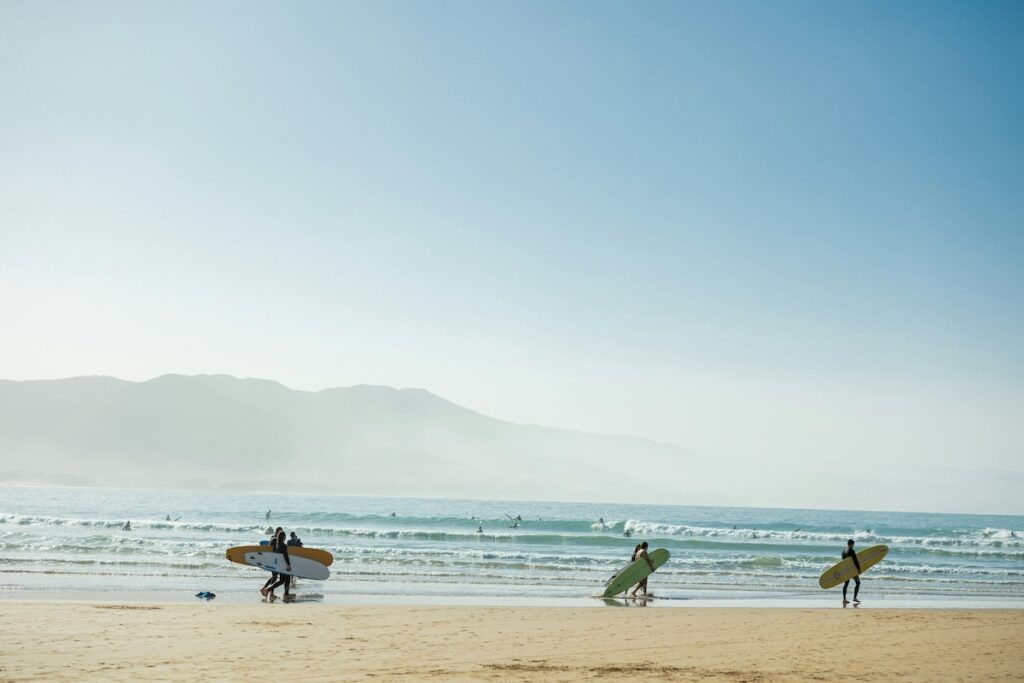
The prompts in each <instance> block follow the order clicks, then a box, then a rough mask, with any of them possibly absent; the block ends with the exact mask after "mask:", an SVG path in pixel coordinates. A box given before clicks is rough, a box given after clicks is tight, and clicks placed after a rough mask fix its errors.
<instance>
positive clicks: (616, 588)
mask: <svg viewBox="0 0 1024 683" xmlns="http://www.w3.org/2000/svg"><path fill="white" fill-rule="evenodd" d="M647 555H648V557H650V558H651V562H652V563H653V564H654V569H657V568H658V567H660V566H661V565H663V564H665V563H666V562H668V557H669V555H668V551H667V550H665V549H664V548H658V549H657V550H652V551H651V552H649V553H647ZM652 573H653V570H652V569H651V567H650V565H648V564H647V562H646V560H644V559H643V558H642V557H641V558H640V559H639V560H637V561H635V562H632V563H630V564H629V565H628V566H626V567H624V568H622V569H621V570H619V571H618V572H616V573H615V575H614V576H612V578H610V579H608V582H607V583H606V584H605V589H604V597H606V598H610V597H612V596H613V595H618V594H619V593H621V592H623V591H625V590H628V589H629V587H630V586H635V585H636V584H638V583H640V582H641V581H643V580H644V579H645V578H647V577H648V576H650V575H651V574H652Z"/></svg>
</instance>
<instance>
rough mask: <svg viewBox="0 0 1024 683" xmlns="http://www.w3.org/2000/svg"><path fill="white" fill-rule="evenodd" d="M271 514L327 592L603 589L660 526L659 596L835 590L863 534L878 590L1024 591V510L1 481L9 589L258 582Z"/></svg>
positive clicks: (479, 593)
mask: <svg viewBox="0 0 1024 683" xmlns="http://www.w3.org/2000/svg"><path fill="white" fill-rule="evenodd" d="M268 511H269V513H270V516H269V518H268V517H267V512H268ZM168 517H170V520H168ZM516 518H521V521H518V523H517V522H516ZM602 519H603V520H604V523H603V524H602V523H601V522H600V521H599V520H602ZM128 521H130V522H131V530H124V525H125V523H126V522H128ZM268 526H274V527H277V526H282V527H284V528H285V529H286V530H287V531H295V532H296V533H297V534H298V535H299V536H300V537H301V538H302V540H303V542H304V544H305V545H307V546H313V547H319V548H324V549H326V550H329V551H330V552H331V553H333V554H334V557H335V561H334V564H333V565H332V567H331V571H332V576H331V577H330V579H328V580H327V581H307V580H300V581H299V582H298V587H297V589H296V592H297V593H298V594H299V596H300V598H302V597H305V598H308V599H311V600H316V601H321V602H324V603H334V604H345V603H353V602H355V603H360V602H362V603H365V602H375V601H381V602H400V603H401V602H409V603H413V602H423V601H426V602H442V603H445V602H451V603H456V604H457V603H459V602H465V601H471V602H475V603H493V604H568V603H571V604H576V603H579V604H591V603H595V604H601V601H599V600H589V598H588V596H590V595H592V594H594V593H599V592H600V591H601V589H602V587H603V584H604V582H605V580H606V579H608V577H610V576H611V575H612V574H613V573H614V572H615V571H616V570H618V569H620V568H621V567H622V566H624V565H625V564H626V563H627V562H628V560H629V557H630V554H631V552H632V550H633V547H634V545H635V544H636V543H639V542H640V541H641V540H646V541H648V543H649V544H650V545H651V547H652V548H667V549H668V550H669V551H670V552H671V554H672V558H671V560H670V561H669V562H668V564H667V565H666V566H665V567H663V568H662V569H660V570H659V571H658V572H657V573H656V574H655V575H654V576H653V577H652V578H651V591H652V592H653V593H654V594H655V595H657V596H658V597H659V598H661V600H658V601H656V603H657V604H659V605H662V604H665V605H672V604H676V605H701V604H722V605H725V604H735V603H736V602H737V601H740V602H741V603H743V604H763V605H773V604H780V605H782V604H808V605H813V604H819V603H820V604H828V603H831V602H835V601H838V600H839V598H840V589H838V588H837V589H833V590H831V591H823V590H821V589H820V588H819V587H818V585H817V579H818V576H819V575H820V574H821V572H822V571H824V570H825V569H826V568H827V567H829V566H830V565H832V564H834V563H835V562H837V561H839V559H840V553H841V552H842V550H843V548H844V546H845V544H846V540H847V539H848V538H853V539H854V540H855V541H856V543H857V548H858V549H863V548H865V547H868V546H870V545H874V544H878V543H884V544H886V545H888V546H889V547H890V553H889V555H888V557H887V558H886V559H885V560H884V561H883V562H882V563H881V564H880V565H878V566H877V567H875V568H874V569H872V570H871V571H870V572H868V573H867V574H866V575H865V577H864V587H863V588H862V597H863V598H864V599H865V603H866V604H867V603H868V601H874V602H875V603H876V604H878V603H881V604H890V605H893V606H897V605H898V606H906V605H915V604H920V605H928V606H931V605H951V606H955V605H968V604H970V605H978V604H982V605H986V606H992V607H1024V517H1020V516H1005V515H960V514H922V513H906V512H858V511H836V510H786V509H766V508H726V507H692V506H683V505H680V506H667V505H621V504H596V503H594V504H591V503H556V502H526V501H522V502H514V501H481V500H450V499H440V498H438V499H411V498H384V497H349V496H321V495H300V494H256V493H246V494H236V493H231V494H229V493H222V492H210V491H150V490H118V489H89V488H56V487H53V488H50V487H46V488H43V487H0V599H46V598H51V597H54V598H62V599H68V598H72V599H83V600H84V599H89V600H95V599H111V600H115V599H116V600H132V599H138V600H147V599H148V600H152V599H158V600H161V599H162V600H182V599H194V598H193V597H192V596H193V595H194V594H195V593H196V592H198V591H212V592H214V593H216V594H217V596H218V599H221V600H224V599H227V600H233V601H246V600H258V599H259V595H258V593H257V589H258V588H259V586H260V585H262V582H263V580H264V579H265V578H266V574H265V573H264V572H263V571H262V570H260V569H257V568H252V567H245V566H240V565H236V564H232V563H230V562H228V561H227V560H226V559H225V558H224V551H225V549H226V548H228V547H230V546H236V545H247V544H254V543H257V542H259V541H260V540H262V539H264V538H265V537H266V535H265V533H264V532H265V530H266V528H267V527H268ZM478 530H479V531H478ZM627 533H628V534H629V535H628V536H626V534H627ZM851 594H852V586H851Z"/></svg>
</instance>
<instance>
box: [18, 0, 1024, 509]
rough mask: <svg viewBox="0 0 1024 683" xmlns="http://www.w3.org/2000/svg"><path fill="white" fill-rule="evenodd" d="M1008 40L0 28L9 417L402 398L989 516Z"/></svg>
mask: <svg viewBox="0 0 1024 683" xmlns="http://www.w3.org/2000/svg"><path fill="white" fill-rule="evenodd" d="M1022 25H1024V6H1022V5H1021V3H1019V2H985V3H968V4H965V3H958V2H901V3H898V4H893V3H883V2H868V3H856V4H850V5H835V4H815V3H807V2H799V1H794V2H780V3H772V4H770V5H760V4H756V3H750V4H744V5H729V4H718V3H697V2H693V3H691V2H652V3H645V4H644V5H643V6H642V7H634V6H629V5H618V4H614V3H607V2H596V3H594V2H563V3H558V4H557V5H552V4H550V3H543V2H525V3H516V4H515V5H501V4H493V3H473V2H457V1H453V2H445V3H392V2H379V3H377V2H375V3H358V2H331V3H303V4H300V5H290V4H284V3H281V4H275V3H258V4H253V3H243V2H231V1H228V2H188V1H186V2H178V3H174V4H171V5H163V4H156V3H147V4H138V3H123V2H111V3H100V4H94V3H87V4H82V3H64V2H32V1H21V0H9V1H7V2H3V3H2V4H0V63H3V64H4V68H3V69H0V100H2V102H3V103H4V106H2V107H0V150H2V153H0V292H2V294H0V324H2V329H3V333H2V335H0V377H3V378H8V379H17V380H28V379H46V378H64V377H74V376H84V375H109V376H113V377H118V378H122V379H126V380H134V381H143V380H149V379H151V378H154V377H158V376H161V375H164V374H166V373H180V374H184V375H196V374H203V373H206V374H229V375H233V376H236V377H261V378H269V379H274V380H278V381H280V382H282V383H284V384H285V385H286V386H289V387H293V388H296V389H305V390H320V389H323V388H326V387H345V386H351V385H356V384H374V385H384V386H393V387H399V388H401V387H421V388H425V389H427V390H429V391H431V392H433V393H434V394H436V395H438V396H443V397H445V398H447V399H449V400H451V401H453V402H455V403H457V404H458V405H463V406H468V407H471V408H472V409H474V410H478V411H480V412H482V413H483V414H485V415H491V416H495V417H497V418H500V419H504V420H508V421H511V422H515V423H528V424H540V425H550V426H554V427H562V428H567V429H576V430H579V431H584V432H591V433H593V432H599V433H613V434H635V435H638V436H642V437H646V438H650V439H654V440H657V441H662V442H666V443H671V444H675V445H678V446H680V447H681V448H684V449H686V450H687V451H689V452H691V453H693V454H694V455H695V456H697V457H701V458H708V459H711V460H716V461H728V462H730V463H735V469H736V470H742V469H744V467H754V466H758V465H766V466H767V467H768V468H769V469H775V470H779V471H783V470H784V471H786V472H792V473H794V476H783V477H780V478H779V481H778V482H773V486H772V491H773V492H774V493H777V494H778V495H779V496H780V497H784V498H788V499H790V500H792V501H793V502H792V503H784V505H805V506H814V507H849V506H850V503H849V502H848V501H850V500H851V499H855V497H854V496H851V495H849V493H848V492H846V491H843V490H840V489H838V488H833V486H834V484H835V482H839V481H847V482H856V483H858V485H860V487H861V488H862V489H865V490H867V489H871V487H872V485H873V484H872V483H873V482H879V481H888V482H889V484H890V485H891V486H893V487H894V488H896V489H898V488H899V487H900V484H899V483H898V482H903V481H918V482H924V483H925V485H924V486H923V487H922V490H923V491H924V493H925V494H926V495H927V498H926V499H922V500H920V501H917V502H915V503H914V505H913V507H914V508H915V509H932V510H945V509H947V508H946V507H945V505H946V504H947V501H948V500H949V498H950V493H951V492H953V491H958V492H960V491H962V490H963V489H965V488H966V489H969V491H968V493H969V495H970V497H971V501H972V502H971V503H970V505H969V507H963V506H959V505H958V506H957V511H961V510H962V511H974V512H989V511H991V510H989V509H987V508H986V498H987V493H988V492H989V491H995V490H997V489H999V488H1000V487H1003V486H1005V482H1008V481H1015V480H1019V479H1020V478H1021V477H1022V476H1024V458H1022V457H1021V456H1022V453H1024V421H1022V420H1020V419H1019V418H1020V415H1022V414H1024V361H1022V354H1021V349H1022V348H1024V269H1021V268H1020V254H1021V253H1022V252H1024V230H1022V229H1021V225H1022V216H1024V192H1021V187H1024V175H1022V174H1024V165H1022V164H1021V163H1020V159H1021V158H1024V147H1022V145H1024V142H1022V141H1024V136H1022V135H1021V123H1020V122H1021V121H1024V83H1022V78H1024V75H1022V74H1024V69H1022V68H1021V64H1024V40H1021V34H1022ZM7 457H8V456H7V454H6V453H5V454H4V458H5V460H6V459H7ZM15 457H20V456H18V455H15ZM146 474H148V473H147V472H145V471H142V472H140V475H142V476H145V475H146ZM263 474H268V475H271V474H273V470H272V468H271V469H268V471H267V472H265V473H263ZM797 474H799V475H800V476H796V475H797ZM961 482H969V483H968V484H967V485H966V486H964V485H963V484H961ZM437 483H438V484H441V483H443V477H440V476H439V477H438V479H437ZM705 484H706V486H708V487H712V488H714V487H719V489H718V490H719V491H723V492H724V491H728V490H729V487H728V484H727V483H726V482H724V481H719V480H717V479H716V480H711V481H707V482H705ZM808 492H813V494H814V496H815V497H814V499H813V500H810V501H809V500H807V499H806V498H805V496H806V495H807V493H808ZM384 493H387V492H384ZM886 497H887V498H893V499H892V500H891V501H883V504H881V505H878V506H876V505H872V507H881V508H882V509H885V508H890V509H904V506H903V505H901V501H900V500H899V499H898V498H899V496H898V494H897V495H892V496H890V495H889V494H886ZM819 498H824V499H825V501H824V502H819ZM801 500H803V501H804V502H801ZM886 503H887V504H886ZM1000 509H1005V508H1003V507H1001V508H1000ZM1009 511H1011V512H1018V513H1020V512H1024V510H1022V509H1021V508H1019V507H1017V508H1015V509H1012V510H1009Z"/></svg>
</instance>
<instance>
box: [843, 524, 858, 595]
mask: <svg viewBox="0 0 1024 683" xmlns="http://www.w3.org/2000/svg"><path fill="white" fill-rule="evenodd" d="M848 557H852V558H853V566H855V567H856V568H857V574H858V575H857V576H855V577H853V580H854V581H856V582H857V583H856V585H854V587H853V604H855V605H859V604H860V600H858V599H857V594H858V593H860V560H858V559H857V551H855V550H854V549H853V539H852V538H851V539H850V540H848V541H847V542H846V550H844V551H843V559H844V560H845V559H846V558H848ZM849 586H850V580H849V579H847V580H846V581H845V582H844V583H843V605H849V604H850V601H849V600H847V599H846V589H847V588H849Z"/></svg>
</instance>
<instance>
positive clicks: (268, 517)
mask: <svg viewBox="0 0 1024 683" xmlns="http://www.w3.org/2000/svg"><path fill="white" fill-rule="evenodd" d="M265 518H266V519H270V510H267V514H266V515H265Z"/></svg>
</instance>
